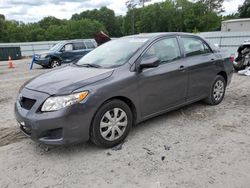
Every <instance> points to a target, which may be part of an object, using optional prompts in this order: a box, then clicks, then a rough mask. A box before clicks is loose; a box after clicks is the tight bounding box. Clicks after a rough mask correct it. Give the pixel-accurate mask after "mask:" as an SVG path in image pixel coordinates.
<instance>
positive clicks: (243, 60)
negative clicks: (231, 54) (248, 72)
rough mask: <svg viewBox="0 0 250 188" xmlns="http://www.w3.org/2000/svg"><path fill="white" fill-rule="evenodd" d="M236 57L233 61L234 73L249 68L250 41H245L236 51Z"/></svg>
mask: <svg viewBox="0 0 250 188" xmlns="http://www.w3.org/2000/svg"><path fill="white" fill-rule="evenodd" d="M237 52H238V56H237V57H236V58H235V61H234V69H235V70H236V71H239V70H243V69H245V68H247V67H249V66H250V41H245V42H244V43H243V44H242V45H240V47H239V48H238V50H237Z"/></svg>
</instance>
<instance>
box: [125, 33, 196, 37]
mask: <svg viewBox="0 0 250 188" xmlns="http://www.w3.org/2000/svg"><path fill="white" fill-rule="evenodd" d="M170 35H190V36H197V35H195V34H192V33H184V32H158V33H140V34H136V35H129V36H126V37H122V38H158V37H163V36H170Z"/></svg>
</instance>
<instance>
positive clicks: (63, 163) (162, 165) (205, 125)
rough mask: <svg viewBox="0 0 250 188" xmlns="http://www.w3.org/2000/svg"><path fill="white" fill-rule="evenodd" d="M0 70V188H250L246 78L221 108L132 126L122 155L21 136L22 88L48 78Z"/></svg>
mask: <svg viewBox="0 0 250 188" xmlns="http://www.w3.org/2000/svg"><path fill="white" fill-rule="evenodd" d="M29 62H30V60H22V61H15V62H14V65H15V68H14V69H8V68H7V63H6V62H0V187H3V188H5V187H6V188H7V187H8V188H12V187H87V188H89V187H91V188H92V187H129V188H133V187H143V188H146V187H149V188H163V187H171V188H172V187H188V188H189V187H190V188H201V187H213V188H214V187H227V188H230V187H232V188H249V187H250V116H249V114H250V78H249V77H246V76H238V75H236V74H235V75H234V77H233V80H232V84H231V85H230V86H229V87H228V89H227V92H226V96H225V100H224V101H223V103H222V104H220V105H218V106H207V105H205V104H203V103H201V102H200V103H196V104H193V105H190V106H188V107H185V108H182V109H180V110H177V111H174V112H171V113H167V114H165V115H162V116H159V117H156V118H153V119H151V120H148V121H146V122H143V123H141V124H139V125H137V126H135V127H134V128H133V129H132V131H131V132H130V134H129V136H128V138H127V141H126V142H125V143H124V144H123V145H122V148H121V149H120V150H114V148H113V149H100V148H97V147H96V146H94V145H93V144H90V143H82V144H77V145H73V146H67V147H50V148H47V147H45V146H43V145H39V144H37V143H34V142H33V141H31V140H29V139H26V138H25V137H24V136H23V135H22V134H21V133H20V132H19V130H18V128H17V124H16V121H15V118H14V113H13V105H14V101H15V98H16V95H17V92H18V89H19V87H20V86H21V85H22V84H23V83H24V82H25V81H26V80H28V79H29V78H31V77H33V76H35V75H38V74H40V73H42V72H45V71H48V70H44V69H41V68H39V67H38V66H37V67H35V68H34V70H32V71H30V70H29V69H28V68H29V65H28V63H29Z"/></svg>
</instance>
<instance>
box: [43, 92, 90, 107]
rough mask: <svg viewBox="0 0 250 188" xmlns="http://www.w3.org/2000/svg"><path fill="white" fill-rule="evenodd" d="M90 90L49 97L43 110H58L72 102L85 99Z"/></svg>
mask: <svg viewBox="0 0 250 188" xmlns="http://www.w3.org/2000/svg"><path fill="white" fill-rule="evenodd" d="M88 93H89V92H88V91H84V92H81V93H74V94H71V95H65V96H57V97H50V98H48V99H47V100H46V101H45V102H44V103H43V106H42V109H41V111H42V112H49V111H56V110H60V109H62V108H65V107H67V106H70V105H72V104H75V103H78V102H81V101H83V100H84V99H85V98H86V97H87V96H88Z"/></svg>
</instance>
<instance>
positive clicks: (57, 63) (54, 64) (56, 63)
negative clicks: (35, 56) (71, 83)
mask: <svg viewBox="0 0 250 188" xmlns="http://www.w3.org/2000/svg"><path fill="white" fill-rule="evenodd" d="M59 66H61V62H60V61H59V59H52V60H51V62H50V67H51V68H56V67H59Z"/></svg>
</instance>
